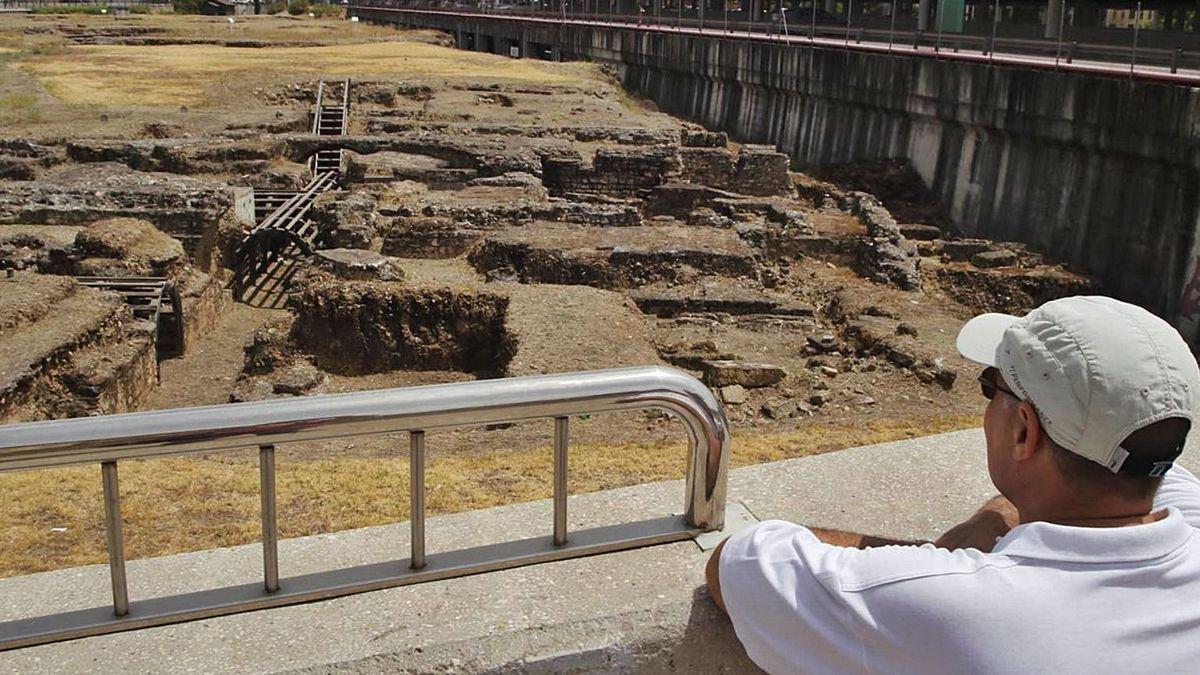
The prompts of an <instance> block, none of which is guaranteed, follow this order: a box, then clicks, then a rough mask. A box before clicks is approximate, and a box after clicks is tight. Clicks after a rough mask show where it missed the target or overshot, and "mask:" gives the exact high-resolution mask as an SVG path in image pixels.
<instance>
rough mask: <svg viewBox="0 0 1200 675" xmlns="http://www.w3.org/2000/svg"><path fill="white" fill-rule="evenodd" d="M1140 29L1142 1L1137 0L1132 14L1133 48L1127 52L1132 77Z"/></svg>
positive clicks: (1135, 63)
mask: <svg viewBox="0 0 1200 675" xmlns="http://www.w3.org/2000/svg"><path fill="white" fill-rule="evenodd" d="M1141 30H1142V3H1141V0H1139V1H1138V4H1137V11H1136V12H1134V15H1133V50H1132V51H1131V52H1130V54H1129V77H1133V70H1134V68H1136V67H1137V49H1138V35H1139V33H1140V32H1141Z"/></svg>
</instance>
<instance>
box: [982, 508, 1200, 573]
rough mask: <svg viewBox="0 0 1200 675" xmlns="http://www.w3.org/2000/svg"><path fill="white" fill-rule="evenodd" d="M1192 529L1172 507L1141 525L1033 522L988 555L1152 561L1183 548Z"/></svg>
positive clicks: (1020, 527)
mask: <svg viewBox="0 0 1200 675" xmlns="http://www.w3.org/2000/svg"><path fill="white" fill-rule="evenodd" d="M1192 535H1193V529H1192V527H1191V526H1190V525H1188V524H1187V521H1185V520H1184V519H1183V515H1182V514H1181V513H1179V510H1178V509H1176V508H1174V507H1167V517H1166V518H1163V519H1162V520H1159V521H1156V522H1153V523H1148V524H1145V525H1129V526H1126V527H1073V526H1069V525H1055V524H1054V523H1045V522H1036V523H1026V524H1024V525H1018V526H1016V527H1014V528H1013V529H1012V530H1010V531H1009V533H1008V534H1006V535H1004V536H1003V537H1000V538H999V539H997V540H996V546H995V547H994V548H993V549H992V553H996V554H1000V555H1007V556H1014V557H1021V558H1036V559H1039V560H1055V561H1060V562H1073V563H1121V562H1137V561H1141V560H1152V559H1154V558H1161V557H1163V556H1165V555H1168V554H1170V553H1173V552H1174V551H1176V550H1178V549H1179V547H1181V546H1183V545H1185V544H1186V543H1187V542H1188V539H1189V538H1190V537H1191V536H1192Z"/></svg>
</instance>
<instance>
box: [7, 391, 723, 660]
mask: <svg viewBox="0 0 1200 675" xmlns="http://www.w3.org/2000/svg"><path fill="white" fill-rule="evenodd" d="M652 409H653V410H662V411H665V412H668V413H670V414H672V415H673V416H675V417H677V418H679V419H680V420H682V421H683V423H684V426H685V427H686V429H687V431H688V439H689V453H688V471H687V483H686V495H685V504H684V513H683V515H682V516H679V517H674V516H673V517H668V518H656V519H651V520H645V521H639V522H635V523H628V524H625V525H620V526H608V527H601V528H592V529H587V530H580V531H578V532H575V533H572V534H571V535H570V536H568V533H567V525H566V523H567V519H566V511H567V492H566V488H567V481H566V471H567V445H568V419H569V418H570V416H571V415H580V414H587V413H599V412H609V411H618V410H652ZM538 418H553V419H554V420H555V427H554V448H555V460H554V467H555V469H554V473H555V477H554V485H555V490H554V500H553V503H554V522H553V527H552V536H547V537H540V538H534V539H526V540H521V541H516V542H507V543H505V544H499V545H490V546H481V547H476V548H473V549H465V550H461V551H453V552H449V553H441V554H436V555H433V554H431V555H429V556H426V555H425V508H424V496H425V495H424V454H425V440H426V439H425V432H426V431H427V430H430V429H445V428H453V427H467V426H481V425H487V424H498V423H505V422H517V421H522V420H531V419H538ZM403 431H407V432H409V434H410V448H411V450H410V452H411V454H410V462H411V468H412V472H411V474H412V475H411V494H410V499H411V500H412V514H411V520H412V533H413V537H412V542H411V546H412V550H411V555H410V557H409V558H408V560H407V561H395V562H392V563H382V564H374V565H364V566H360V567H354V568H347V569H342V570H335V571H332V572H322V573H316V574H308V575H301V576H296V577H283V578H280V576H279V569H278V560H279V555H278V550H277V548H276V547H277V540H278V528H277V524H276V522H275V514H276V509H275V469H274V456H275V446H276V445H277V444H280V443H290V442H298V441H310V440H317V439H324V438H334V437H346V436H356V435H364V434H380V433H395V432H403ZM233 448H257V449H258V450H259V458H260V480H261V489H262V525H263V567H264V573H263V583H262V584H251V585H243V586H232V587H228V588H223V589H215V590H212V591H203V592H199V593H191V594H186V595H181V596H171V597H166V598H155V599H149V600H142V601H135V602H130V601H129V599H128V593H127V590H126V584H125V559H124V544H123V538H122V534H121V516H120V493H119V488H118V483H117V462H119V461H124V460H129V459H143V458H148V457H162V456H167V455H183V454H192V453H203V452H211V451H214V450H226V449H233ZM92 463H100V464H101V467H102V477H103V485H104V493H105V514H106V525H107V529H108V553H109V566H110V572H111V580H112V585H113V599H114V602H113V607H112V608H111V609H109V608H92V609H87V610H80V611H76V612H68V613H65V614H56V615H52V616H46V617H37V618H32V619H21V620H17V621H9V622H4V623H0V649H12V648H15V647H23V646H29V645H34V644H41V643H45V642H53V641H57V640H63V639H70V638H76V637H83V636H87V635H98V634H103V633H111V632H116V631H122V630H131V629H134V628H142V627H147V626H154V625H162V624H166V623H175V622H179V621H187V620H192V619H198V618H205V617H211V616H219V615H223V614H232V613H236V612H244V611H249V610H254V609H261V608H265V607H275V606H280V605H286V604H293V603H298V602H307V601H311V600H319V599H324V598H330V597H337V596H340V595H347V594H350V593H358V592H363V591H367V590H375V589H379V588H387V587H391V586H399V585H405V584H411V583H417V582H421V581H431V580H434V579H444V578H448V577H454V576H460V575H464V574H474V573H478V572H484V571H491V570H497V569H505V568H509V567H516V566H520V565H528V564H533V563H537V562H545V561H550V560H561V559H564V558H571V557H577V556H583V555H591V554H594V553H603V552H608V551H616V550H623V549H627V548H633V547H638V546H647V545H651V544H657V543H664V542H668V541H677V540H680V539H685V538H688V537H691V536H693V535H694V534H696V533H698V532H700V531H705V530H713V529H719V528H720V527H721V526H722V525H723V521H724V516H725V489H726V485H725V484H726V474H727V471H728V464H729V425H728V422H727V421H726V419H725V414H724V412H723V411H722V409H721V406H720V404H719V403H718V402H717V400H716V398H715V397H714V396H713V394H712V392H711V391H710V390H709V389H708V388H707V387H706V386H705V385H704V384H702V383H701V382H699V381H698V380H696V379H695V378H693V377H692V376H690V375H688V374H686V373H683V372H681V371H678V370H675V369H672V368H661V367H646V368H621V369H614V370H597V371H589V372H581V373H566V374H559V375H542V376H536V377H518V378H509V379H497V380H483V381H477V382H461V383H455V384H441V385H433V386H425V387H411V388H404V389H388V390H382V391H369V392H357V393H351V394H338V395H332V396H312V397H304V398H295V399H290V400H274V401H262V402H256V403H238V404H230V405H218V406H206V407H200V408H183V409H178V410H160V411H154V412H143V413H131V414H125V415H111V416H106V417H90V418H80V419H68V420H53V421H47V422H32V423H26V424H14V425H9V426H2V427H0V471H15V470H23V469H37V468H47V467H58V466H67V465H73V464H92Z"/></svg>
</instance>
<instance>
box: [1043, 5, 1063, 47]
mask: <svg viewBox="0 0 1200 675" xmlns="http://www.w3.org/2000/svg"><path fill="white" fill-rule="evenodd" d="M1062 21H1063V0H1046V32H1045V36H1046V37H1047V38H1056V37H1058V29H1059V26H1061V25H1062Z"/></svg>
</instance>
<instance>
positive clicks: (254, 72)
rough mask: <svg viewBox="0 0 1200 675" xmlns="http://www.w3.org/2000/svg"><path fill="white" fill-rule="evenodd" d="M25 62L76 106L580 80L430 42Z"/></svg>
mask: <svg viewBox="0 0 1200 675" xmlns="http://www.w3.org/2000/svg"><path fill="white" fill-rule="evenodd" d="M18 67H19V68H21V69H22V70H23V71H24V72H26V73H28V74H29V75H31V76H33V77H34V78H36V79H37V80H38V81H39V82H40V83H41V84H42V85H43V86H44V87H45V88H46V89H47V91H49V92H50V93H51V94H52V95H53V96H54V97H55V98H58V99H59V100H61V101H62V102H64V103H67V104H70V105H98V106H105V107H119V106H135V105H152V106H153V105H187V106H196V107H203V106H205V105H215V104H217V103H219V102H220V101H221V100H222V99H224V98H226V96H227V94H228V92H229V91H230V89H231V87H236V86H237V85H238V84H239V83H241V82H244V81H246V80H247V79H252V80H258V79H261V76H262V73H264V72H270V73H271V76H272V79H275V78H278V79H279V80H287V79H291V78H298V77H306V78H312V79H316V78H317V77H346V76H356V77H364V76H373V75H374V76H386V75H391V76H395V75H406V76H419V77H453V78H464V79H476V80H478V79H500V80H518V81H528V82H538V83H564V82H573V81H576V80H577V78H576V77H575V76H573V75H572V70H573V69H566V68H556V67H554V66H552V65H550V64H543V63H538V62H535V61H529V60H512V59H507V58H504V57H498V56H492V55H488V54H475V53H470V52H461V51H456V50H454V49H451V48H448V47H441V46H437V45H431V44H426V43H423V42H398V41H397V42H373V43H362V44H349V45H337V46H329V47H271V48H238V47H221V46H216V45H166V46H158V47H129V46H80V47H74V48H71V49H69V50H68V51H67V52H66V53H64V54H55V55H50V56H30V57H27V58H25V59H23V60H22V61H20V63H19V65H18Z"/></svg>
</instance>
